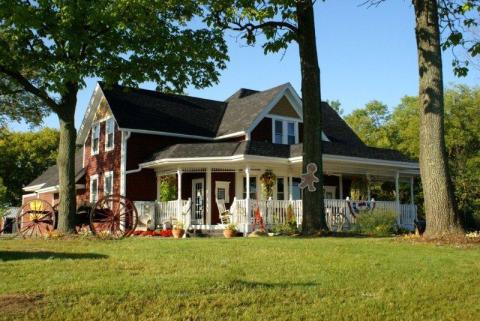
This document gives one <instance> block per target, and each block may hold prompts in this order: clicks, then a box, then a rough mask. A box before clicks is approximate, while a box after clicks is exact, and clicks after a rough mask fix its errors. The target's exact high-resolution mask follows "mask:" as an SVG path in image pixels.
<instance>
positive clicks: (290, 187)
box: [288, 176, 293, 201]
mask: <svg viewBox="0 0 480 321" xmlns="http://www.w3.org/2000/svg"><path fill="white" fill-rule="evenodd" d="M288 199H289V200H290V201H292V200H293V177H292V176H288Z"/></svg>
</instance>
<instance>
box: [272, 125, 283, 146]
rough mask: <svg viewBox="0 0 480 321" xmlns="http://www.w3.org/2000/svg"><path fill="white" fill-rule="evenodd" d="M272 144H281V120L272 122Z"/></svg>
mask: <svg viewBox="0 0 480 321" xmlns="http://www.w3.org/2000/svg"><path fill="white" fill-rule="evenodd" d="M273 123H274V136H273V143H274V144H283V122H282V121H281V120H274V121H273Z"/></svg>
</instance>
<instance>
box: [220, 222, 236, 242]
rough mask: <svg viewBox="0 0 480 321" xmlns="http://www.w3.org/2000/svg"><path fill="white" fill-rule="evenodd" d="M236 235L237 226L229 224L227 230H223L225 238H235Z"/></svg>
mask: <svg viewBox="0 0 480 321" xmlns="http://www.w3.org/2000/svg"><path fill="white" fill-rule="evenodd" d="M236 233H237V226H236V225H235V224H228V225H227V226H226V227H225V230H223V236H225V237H226V238H227V239H229V238H231V237H234V236H235V234H236Z"/></svg>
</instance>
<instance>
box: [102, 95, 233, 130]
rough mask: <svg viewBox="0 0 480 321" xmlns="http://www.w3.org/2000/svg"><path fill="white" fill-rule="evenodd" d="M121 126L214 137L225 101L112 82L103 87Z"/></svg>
mask: <svg viewBox="0 0 480 321" xmlns="http://www.w3.org/2000/svg"><path fill="white" fill-rule="evenodd" d="M102 90H103V93H104V95H105V97H106V99H107V101H108V104H109V106H110V109H111V110H112V112H113V114H114V115H115V119H116V121H117V123H118V125H119V127H121V128H129V129H141V130H150V131H157V132H171V133H180V134H187V135H196V136H206V137H215V135H216V132H217V128H218V125H219V123H220V121H221V119H222V116H223V113H224V111H225V106H226V103H225V102H221V101H215V100H209V99H202V98H196V97H189V96H182V95H174V94H165V93H161V92H157V91H153V90H145V89H135V88H127V87H121V86H114V87H112V88H103V87H102Z"/></svg>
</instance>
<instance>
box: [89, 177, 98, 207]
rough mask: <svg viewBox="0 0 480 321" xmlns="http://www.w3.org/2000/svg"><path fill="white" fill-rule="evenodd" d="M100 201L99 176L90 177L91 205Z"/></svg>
mask: <svg viewBox="0 0 480 321" xmlns="http://www.w3.org/2000/svg"><path fill="white" fill-rule="evenodd" d="M96 201H98V175H93V176H90V203H94V202H96Z"/></svg>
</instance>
